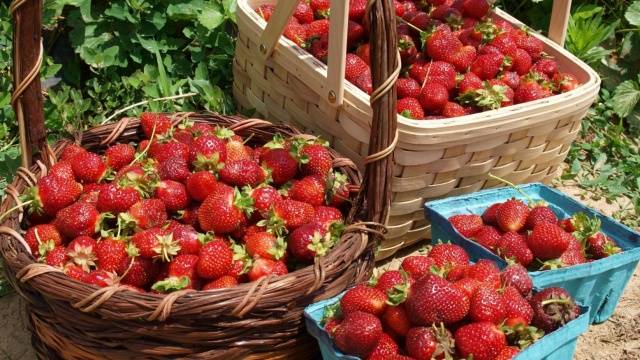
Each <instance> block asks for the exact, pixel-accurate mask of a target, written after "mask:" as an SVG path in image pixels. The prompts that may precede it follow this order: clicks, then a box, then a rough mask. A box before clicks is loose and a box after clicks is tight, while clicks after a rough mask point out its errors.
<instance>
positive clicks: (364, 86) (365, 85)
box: [352, 72, 373, 95]
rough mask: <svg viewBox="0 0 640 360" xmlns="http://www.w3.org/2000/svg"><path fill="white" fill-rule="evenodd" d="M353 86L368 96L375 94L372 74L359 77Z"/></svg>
mask: <svg viewBox="0 0 640 360" xmlns="http://www.w3.org/2000/svg"><path fill="white" fill-rule="evenodd" d="M352 82H353V85H355V86H356V87H357V88H358V89H360V90H362V91H364V92H365V93H367V94H368V95H371V93H372V92H373V79H372V77H371V73H368V72H366V73H363V74H361V75H359V76H358V77H357V78H355V80H353V81H352Z"/></svg>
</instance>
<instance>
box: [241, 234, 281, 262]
mask: <svg viewBox="0 0 640 360" xmlns="http://www.w3.org/2000/svg"><path fill="white" fill-rule="evenodd" d="M243 240H244V243H245V246H246V249H247V253H249V255H251V256H252V257H254V258H264V259H270V260H280V259H282V258H283V257H284V256H285V253H286V252H287V243H286V242H285V241H284V239H283V238H280V237H276V236H275V235H273V234H271V233H268V232H266V231H260V232H255V233H251V234H247V235H245V237H244V239H243Z"/></svg>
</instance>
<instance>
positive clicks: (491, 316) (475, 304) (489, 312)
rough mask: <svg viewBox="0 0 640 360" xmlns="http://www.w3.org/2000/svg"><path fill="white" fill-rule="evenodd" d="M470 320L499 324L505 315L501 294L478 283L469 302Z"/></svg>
mask: <svg viewBox="0 0 640 360" xmlns="http://www.w3.org/2000/svg"><path fill="white" fill-rule="evenodd" d="M469 316H470V318H471V320H472V321H475V322H481V321H488V322H491V323H494V324H499V323H500V322H501V321H502V320H504V318H505V316H506V311H505V303H504V300H503V298H502V295H501V294H499V293H498V292H497V291H496V289H494V288H493V287H491V286H486V285H480V287H479V288H478V289H477V290H476V293H475V295H474V296H473V297H472V298H471V302H470V304H469Z"/></svg>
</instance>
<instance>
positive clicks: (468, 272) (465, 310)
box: [323, 243, 580, 360]
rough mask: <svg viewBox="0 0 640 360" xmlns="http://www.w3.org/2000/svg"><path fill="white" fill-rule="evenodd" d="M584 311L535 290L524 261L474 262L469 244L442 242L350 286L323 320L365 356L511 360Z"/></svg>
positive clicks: (342, 344)
mask: <svg viewBox="0 0 640 360" xmlns="http://www.w3.org/2000/svg"><path fill="white" fill-rule="evenodd" d="M578 315H580V308H579V307H578V306H577V305H576V303H575V301H574V300H573V299H572V298H571V296H570V295H569V294H568V293H567V292H566V291H565V290H564V289H562V288H557V287H555V288H547V289H544V290H542V291H540V292H537V293H533V292H532V281H531V278H530V277H529V275H528V273H527V271H526V269H525V268H524V267H522V266H521V265H518V264H513V265H510V266H508V267H506V268H505V269H504V270H503V271H502V272H501V271H500V270H499V269H498V267H497V266H496V264H495V263H493V262H491V261H489V260H480V261H478V262H477V263H475V264H470V263H469V257H468V255H467V253H466V252H465V250H464V249H463V248H461V247H460V246H457V245H453V244H447V243H440V244H437V245H435V246H433V247H432V248H431V250H430V251H429V253H428V254H427V255H426V256H421V255H418V256H409V257H407V258H405V259H404V260H403V261H402V264H401V266H400V270H388V271H386V272H384V273H382V274H381V275H380V276H378V277H377V278H374V280H373V281H371V282H370V283H369V284H359V285H356V286H355V287H353V288H351V289H349V290H348V291H347V292H346V293H345V294H344V296H343V297H342V298H341V299H340V301H339V302H337V303H335V304H334V305H331V306H329V307H327V309H326V311H325V316H324V319H323V324H324V328H325V329H326V331H327V332H328V333H329V334H330V336H331V337H332V338H333V341H334V343H335V346H336V347H337V348H338V349H339V350H340V351H342V352H344V353H346V354H350V355H355V356H358V357H360V358H361V359H371V360H374V359H379V360H382V359H384V360H391V359H398V360H400V359H405V360H407V359H417V360H431V359H452V358H457V359H471V358H473V359H474V360H507V359H512V358H514V357H515V356H516V355H517V354H518V353H519V352H520V351H521V349H523V348H526V347H527V346H529V345H531V344H532V343H533V342H535V341H537V340H539V339H540V338H541V337H542V336H543V335H544V334H545V333H550V332H552V331H555V330H556V329H558V328H559V327H561V326H563V325H564V324H566V323H567V322H569V321H571V320H573V319H575V318H576V317H577V316H578Z"/></svg>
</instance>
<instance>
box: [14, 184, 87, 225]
mask: <svg viewBox="0 0 640 360" xmlns="http://www.w3.org/2000/svg"><path fill="white" fill-rule="evenodd" d="M81 193H82V185H80V184H79V183H77V182H75V180H73V179H69V178H59V177H56V176H52V175H49V176H44V177H42V178H40V180H38V183H37V185H36V186H34V187H31V188H29V189H28V190H27V193H26V195H25V196H24V199H23V201H24V202H27V201H31V203H30V204H29V210H28V211H29V213H30V214H34V215H44V214H46V215H49V216H55V215H56V213H57V212H58V211H60V209H62V208H65V207H67V206H69V205H71V204H73V203H74V202H75V201H76V200H77V199H78V198H79V197H80V194H81Z"/></svg>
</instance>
